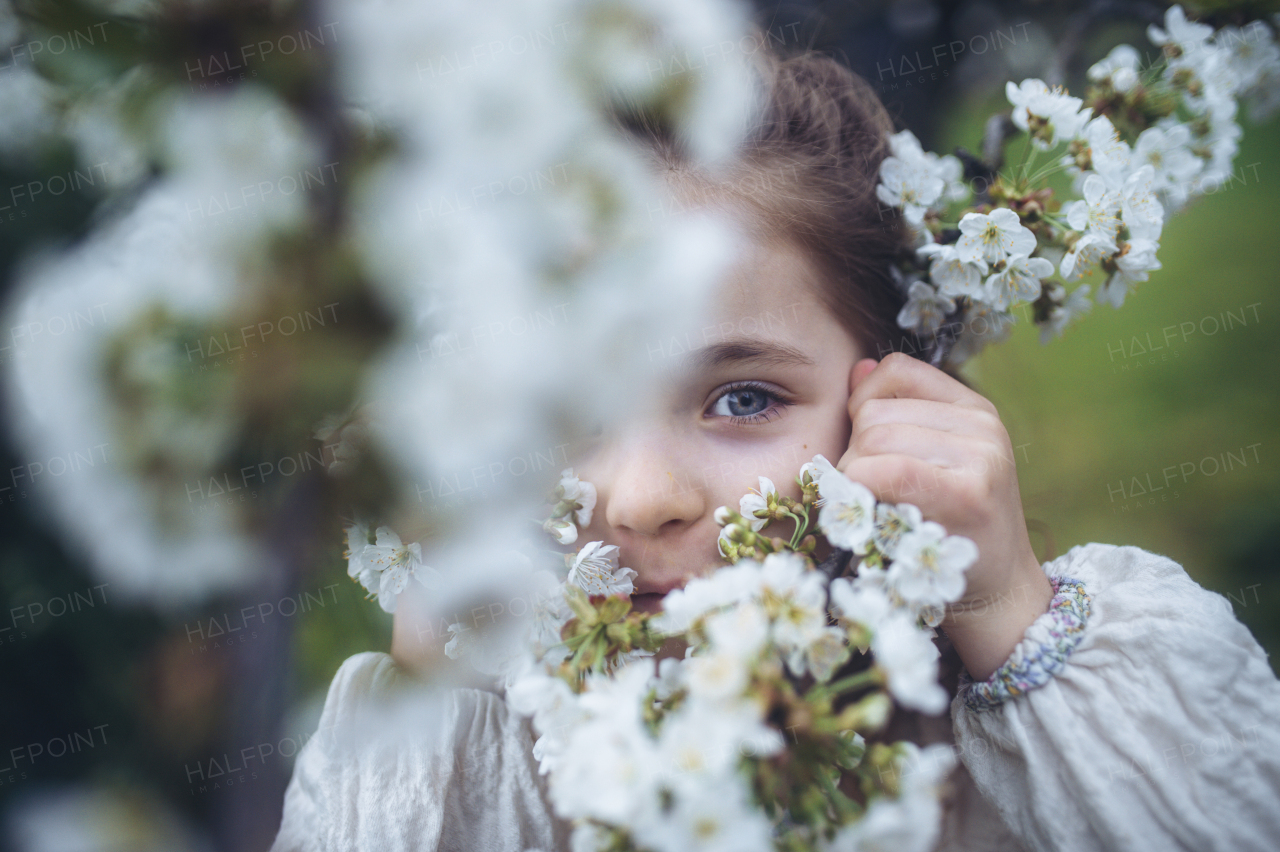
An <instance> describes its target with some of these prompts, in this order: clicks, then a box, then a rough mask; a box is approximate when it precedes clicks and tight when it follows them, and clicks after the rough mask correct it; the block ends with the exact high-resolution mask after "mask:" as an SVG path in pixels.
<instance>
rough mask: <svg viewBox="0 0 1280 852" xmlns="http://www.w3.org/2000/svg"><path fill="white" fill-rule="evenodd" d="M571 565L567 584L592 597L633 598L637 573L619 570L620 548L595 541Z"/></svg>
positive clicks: (585, 547)
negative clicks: (617, 596) (625, 596)
mask: <svg viewBox="0 0 1280 852" xmlns="http://www.w3.org/2000/svg"><path fill="white" fill-rule="evenodd" d="M566 561H568V562H569V576H568V577H567V578H566V580H565V582H567V583H570V584H572V585H574V586H577V587H578V588H579V589H582V590H583V591H584V592H586V593H587V594H588V595H630V594H631V593H632V592H633V591H635V585H634V583H633V582H632V581H634V580H635V578H636V572H635V571H634V570H632V569H631V568H620V567H618V546H617V545H616V544H608V545H606V544H605V543H604V542H603V541H592V542H588V543H587V544H585V545H583V547H582V549H581V550H579V551H578V552H577V554H576V555H574V556H573V557H572V558H571V559H567V560H566Z"/></svg>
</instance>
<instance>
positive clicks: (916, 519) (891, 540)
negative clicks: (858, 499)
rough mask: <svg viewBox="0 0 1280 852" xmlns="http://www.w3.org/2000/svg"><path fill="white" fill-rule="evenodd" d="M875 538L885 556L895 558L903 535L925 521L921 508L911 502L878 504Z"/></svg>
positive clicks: (877, 545)
mask: <svg viewBox="0 0 1280 852" xmlns="http://www.w3.org/2000/svg"><path fill="white" fill-rule="evenodd" d="M875 511H876V517H875V528H874V529H875V532H874V537H875V538H874V540H875V543H876V547H877V548H878V549H879V550H880V552H881V553H883V554H884V555H885V556H888V557H889V558H890V559H895V558H897V557H896V555H895V554H896V553H897V550H898V543H899V542H901V541H902V537H903V536H904V535H905V534H907V533H909V532H911V531H912V530H913V529H915V528H916V527H918V526H920V524H921V523H922V522H923V521H924V516H923V515H921V513H920V509H919V508H917V507H916V506H913V505H911V504H910V503H899V504H897V505H896V506H895V505H893V504H892V503H878V504H876V510H875Z"/></svg>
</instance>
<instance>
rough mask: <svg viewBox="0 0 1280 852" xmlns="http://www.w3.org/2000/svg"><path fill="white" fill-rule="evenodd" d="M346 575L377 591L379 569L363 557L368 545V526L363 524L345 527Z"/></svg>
mask: <svg viewBox="0 0 1280 852" xmlns="http://www.w3.org/2000/svg"><path fill="white" fill-rule="evenodd" d="M346 533H347V576H348V577H350V578H351V579H353V580H357V581H359V583H360V585H362V586H364V587H365V589H366V590H367V591H370V592H377V590H378V585H379V580H378V574H379V573H380V571H381V569H380V568H379V567H378V566H375V565H374V564H373V563H372V562H371V561H370V560H368V559H365V555H364V554H365V550H367V549H368V547H369V528H368V527H367V526H366V525H364V524H352V525H351V526H349V527H347V529H346Z"/></svg>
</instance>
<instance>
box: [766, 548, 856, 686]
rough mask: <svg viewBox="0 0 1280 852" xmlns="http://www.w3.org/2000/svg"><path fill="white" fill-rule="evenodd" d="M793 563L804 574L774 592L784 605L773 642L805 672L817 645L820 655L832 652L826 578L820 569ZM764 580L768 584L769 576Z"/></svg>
mask: <svg viewBox="0 0 1280 852" xmlns="http://www.w3.org/2000/svg"><path fill="white" fill-rule="evenodd" d="M792 565H794V566H795V569H794V570H796V571H799V572H801V574H800V576H799V577H798V578H793V580H798V582H795V583H794V585H793V586H791V588H789V589H787V590H786V591H783V590H782V589H777V590H776V591H775V594H776V595H777V597H778V598H780V599H781V600H782V604H781V606H780V613H779V614H778V616H777V617H776V618H775V620H774V622H773V641H774V643H775V644H776V645H777V646H778V647H779V649H781V650H782V652H783V653H784V654H785V655H786V660H787V666H788V668H790V669H791V671H792V673H793V674H796V675H803V674H804V673H805V672H806V671H807V670H808V666H809V652H810V649H812V648H814V647H815V646H818V653H819V654H820V655H829V654H830V652H831V649H830V648H829V647H828V646H827V645H828V643H829V642H830V641H831V639H832V636H831V635H829V634H830V630H829V628H828V627H827V593H826V590H825V588H824V587H825V585H826V581H825V578H824V577H823V575H822V574H821V573H819V572H817V571H804V570H803V568H802V567H801V565H802V563H799V562H793V563H792ZM765 582H766V585H768V583H769V580H768V579H767V577H766V581H765ZM778 592H781V593H780V594H779V593H778ZM837 636H838V634H837ZM815 674H816V673H815Z"/></svg>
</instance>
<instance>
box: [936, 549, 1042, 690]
mask: <svg viewBox="0 0 1280 852" xmlns="http://www.w3.org/2000/svg"><path fill="white" fill-rule="evenodd" d="M1052 600H1053V585H1052V583H1050V582H1049V578H1048V577H1046V576H1045V574H1044V572H1043V571H1042V570H1041V569H1040V566H1039V564H1038V563H1036V562H1035V559H1034V556H1033V557H1031V558H1030V561H1029V563H1028V564H1027V565H1025V566H1024V567H1023V568H1022V569H1021V570H1020V571H1019V572H1018V573H1017V575H1016V576H1015V577H1014V578H1012V579H1011V581H1010V582H1009V583H1008V584H1006V585H1005V586H1004V588H1002V589H1000V590H998V591H995V592H987V593H983V594H978V595H972V596H971V595H966V596H965V597H964V598H962V599H961V600H959V601H957V602H956V603H954V604H952V605H951V606H949V607H948V608H947V613H946V616H945V618H943V620H942V624H941V625H940V628H941V629H942V631H943V632H944V633H946V635H947V638H948V639H949V640H950V641H951V644H952V645H953V646H954V647H955V649H956V653H957V654H959V656H960V660H961V661H962V662H963V663H964V666H965V669H966V670H967V671H968V672H969V675H970V676H971V677H972V678H973V679H974V680H978V681H981V680H986V679H987V678H988V677H990V676H991V673H992V672H994V671H995V670H996V669H998V668H999V667H1000V666H1001V665H1002V664H1003V663H1004V662H1005V660H1007V659H1008V658H1009V655H1010V654H1012V653H1013V651H1014V648H1016V647H1017V646H1018V643H1019V642H1020V641H1022V637H1023V635H1024V634H1025V633H1026V630H1027V628H1028V627H1030V626H1031V625H1032V623H1034V622H1035V620H1036V619H1037V618H1039V617H1040V616H1041V615H1043V614H1044V613H1045V612H1047V611H1048V610H1049V604H1050V601H1052Z"/></svg>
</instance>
